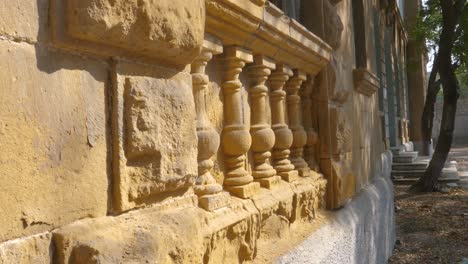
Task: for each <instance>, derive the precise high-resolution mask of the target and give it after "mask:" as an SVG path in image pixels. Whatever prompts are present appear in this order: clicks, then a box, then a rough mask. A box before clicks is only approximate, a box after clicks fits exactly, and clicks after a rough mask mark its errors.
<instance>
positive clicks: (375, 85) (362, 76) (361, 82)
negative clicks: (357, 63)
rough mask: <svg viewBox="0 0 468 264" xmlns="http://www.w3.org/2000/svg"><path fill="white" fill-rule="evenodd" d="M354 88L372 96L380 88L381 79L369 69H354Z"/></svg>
mask: <svg viewBox="0 0 468 264" xmlns="http://www.w3.org/2000/svg"><path fill="white" fill-rule="evenodd" d="M353 79H354V89H355V90H356V91H357V92H358V93H361V94H363V95H365V96H369V97H370V96H372V95H373V94H374V93H375V92H376V91H377V90H378V89H379V79H378V78H377V76H375V75H374V74H373V73H371V72H370V71H369V70H367V69H363V68H360V69H354V70H353Z"/></svg>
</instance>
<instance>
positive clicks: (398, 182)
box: [392, 178, 419, 185]
mask: <svg viewBox="0 0 468 264" xmlns="http://www.w3.org/2000/svg"><path fill="white" fill-rule="evenodd" d="M418 179H419V178H411V179H408V178H395V179H392V181H393V184H395V185H411V184H413V183H416V182H417V181H418Z"/></svg>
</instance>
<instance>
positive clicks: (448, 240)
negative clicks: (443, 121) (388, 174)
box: [390, 146, 468, 264]
mask: <svg viewBox="0 0 468 264" xmlns="http://www.w3.org/2000/svg"><path fill="white" fill-rule="evenodd" d="M449 159H452V160H456V161H457V163H458V164H457V168H458V170H459V174H460V178H461V181H460V185H463V186H464V188H454V189H451V190H450V192H449V193H439V192H436V193H429V194H409V193H408V192H407V189H408V187H409V186H404V185H402V186H395V208H396V224H397V244H396V246H395V251H394V255H393V256H392V258H391V259H390V263H391V264H405V263H412V264H413V263H425V264H426V263H427V264H431V263H437V264H438V263H463V264H465V263H466V264H468V190H467V189H468V146H455V147H454V148H453V149H452V151H451V153H450V156H449Z"/></svg>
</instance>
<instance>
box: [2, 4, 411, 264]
mask: <svg viewBox="0 0 468 264" xmlns="http://www.w3.org/2000/svg"><path fill="white" fill-rule="evenodd" d="M273 2H274V4H273V3H272V2H269V1H265V0H196V1H194V0H173V1H167V0H161V1H148V0H143V1H135V0H132V1H115V0H85V1H84V0H66V1H59V0H38V1H34V2H31V1H30V2H28V3H23V2H22V1H17V0H13V1H7V2H5V3H4V4H3V6H2V7H0V17H1V18H0V58H1V60H0V69H1V70H0V86H1V87H2V89H0V95H1V96H0V98H1V99H0V100H1V104H0V146H2V150H1V151H0V186H1V190H2V191H1V192H0V215H1V216H0V263H145V261H147V262H157V263H237V262H244V261H255V259H256V256H257V255H258V254H259V251H260V250H263V249H264V248H265V245H268V243H271V242H272V241H276V240H287V239H288V237H290V236H291V233H292V232H296V231H295V230H302V229H301V228H304V227H307V226H309V225H311V224H314V223H318V220H317V219H319V218H320V216H321V215H323V214H326V213H325V212H324V211H325V210H326V209H336V210H339V209H341V208H343V207H346V206H347V204H349V201H350V200H354V201H353V202H354V204H356V203H358V205H356V206H358V207H359V204H360V203H361V202H359V201H364V202H363V203H364V204H365V199H366V198H362V197H367V196H362V195H360V194H361V193H362V192H363V189H364V188H366V187H367V186H373V184H375V183H378V184H379V186H380V185H382V186H383V187H382V188H391V183H390V182H389V181H388V179H387V180H382V179H377V177H374V176H376V175H382V174H385V175H386V173H383V171H384V170H385V168H386V167H388V164H386V165H385V164H384V163H382V159H381V157H382V153H386V150H387V149H388V147H389V142H390V144H391V145H392V144H400V143H405V142H407V141H408V140H409V139H408V123H409V122H408V120H409V119H408V115H407V112H408V109H407V107H406V105H407V84H406V77H405V76H406V75H405V70H404V67H403V66H402V65H404V64H405V52H404V50H405V45H406V37H405V30H404V28H403V26H402V25H403V23H402V21H401V16H400V14H399V9H398V7H397V6H395V3H394V2H393V1H377V0H375V1H363V0H333V1H331V0H320V1H302V2H301V1H292V2H291V3H293V4H291V3H289V2H288V3H286V2H287V1H286V2H285V1H273ZM283 2H284V3H283ZM392 34H393V35H392ZM388 35H392V37H389V38H388V39H387V37H388ZM376 39H377V40H378V43H380V44H376V43H375V41H374V40H376ZM386 45H389V46H388V47H387V46H386ZM380 51H382V52H381V53H382V54H385V55H388V56H384V55H382V54H381V56H378V54H379V52H380ZM387 53H388V54H387ZM396 83H397V84H398V85H395V84H396ZM387 91H398V96H396V95H397V93H396V92H395V93H391V92H387ZM400 95H401V96H400ZM382 102H385V104H386V106H385V107H382V108H379V107H380V106H381V105H382ZM397 102H398V104H397ZM390 128H391V129H394V133H393V134H392V133H389V129H390ZM398 128H399V129H398ZM392 137H393V138H392ZM374 178H376V179H374ZM385 195H386V196H385V197H387V196H388V195H389V193H385ZM359 197H360V198H359ZM358 198H359V199H358ZM390 200H391V199H390V198H389V199H384V200H382V201H384V202H388V201H390ZM353 206H354V205H353ZM364 206H365V205H364ZM383 206H390V208H391V204H387V203H386V204H384V205H383ZM383 212H385V213H384V214H387V213H388V214H389V216H392V214H391V212H389V210H387V209H385V210H383ZM379 219H385V215H384V216H382V217H380V218H379ZM390 226H391V225H390ZM390 240H391V238H390ZM390 240H389V241H390ZM392 243H393V242H392ZM293 246H294V245H292V244H291V245H290V248H292V247H293ZM388 248H390V249H391V245H386V251H385V252H386V253H385V254H384V258H386V257H388ZM281 253H284V252H275V254H281ZM275 254H273V255H272V256H271V257H272V259H270V260H273V258H274V257H278V256H279V255H275ZM369 254H371V253H369ZM330 257H331V258H332V257H333V256H330Z"/></svg>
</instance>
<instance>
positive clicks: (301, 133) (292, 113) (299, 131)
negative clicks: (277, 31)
mask: <svg viewBox="0 0 468 264" xmlns="http://www.w3.org/2000/svg"><path fill="white" fill-rule="evenodd" d="M305 80H306V75H305V73H304V72H301V71H299V70H295V71H294V76H293V77H291V78H289V80H288V82H287V83H286V86H285V90H286V92H287V95H288V96H287V100H286V101H287V105H288V117H289V127H290V128H291V130H292V133H293V143H292V146H291V162H292V163H293V164H294V167H295V168H296V170H297V171H298V172H299V175H300V176H302V177H308V176H310V168H309V166H308V165H307V162H305V160H304V158H303V155H304V146H305V144H306V142H307V134H306V132H305V130H304V127H302V118H301V97H300V96H299V95H298V93H299V89H300V88H301V84H302V82H303V81H305Z"/></svg>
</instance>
